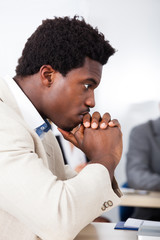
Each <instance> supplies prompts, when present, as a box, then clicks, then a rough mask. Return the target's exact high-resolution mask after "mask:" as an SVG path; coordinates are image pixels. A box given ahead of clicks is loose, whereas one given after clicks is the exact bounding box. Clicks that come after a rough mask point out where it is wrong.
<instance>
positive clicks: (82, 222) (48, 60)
mask: <svg viewBox="0 0 160 240" xmlns="http://www.w3.org/2000/svg"><path fill="white" fill-rule="evenodd" d="M113 53H114V49H113V48H112V47H111V46H110V44H109V43H108V41H106V40H105V39H104V36H103V35H102V34H100V33H99V32H98V30H97V29H93V28H92V27H91V26H90V25H88V24H86V23H85V21H84V20H83V19H81V20H79V19H78V18H77V17H74V18H73V19H70V18H68V17H64V18H55V19H47V20H45V21H43V23H42V25H40V26H39V27H38V28H37V30H36V31H35V32H34V33H33V34H32V36H31V37H30V38H29V39H28V41H27V43H26V45H25V47H24V50H23V52H22V56H21V58H20V59H19V61H18V66H17V68H16V76H15V77H14V79H11V78H8V79H5V80H1V82H0V99H1V101H0V112H1V118H0V132H1V139H0V171H1V173H0V209H1V212H0V234H1V239H5V240H10V239H12V240H13V239H15V240H19V239H20V240H23V239H25V240H33V239H34V240H35V239H38V237H39V238H40V239H43V240H53V239H55V240H59V239H60V240H62V239H73V238H74V237H75V236H76V235H77V234H78V233H79V231H80V230H81V229H82V228H84V227H85V226H86V225H87V224H88V223H90V222H91V221H93V220H94V219H95V218H96V217H98V216H100V215H101V214H102V213H103V212H104V211H106V210H110V209H112V208H113V207H114V206H116V205H117V204H118V203H119V201H120V197H121V192H120V191H119V188H118V186H117V184H116V181H115V179H114V170H115V168H116V166H117V164H118V163H119V161H120V158H121V153H122V134H121V131H120V127H119V123H118V121H117V120H112V121H111V119H110V115H109V114H107V113H106V114H104V116H103V117H102V119H101V116H100V114H99V113H98V112H96V113H94V114H93V116H92V119H91V117H90V115H89V110H90V108H92V107H94V105H95V100H94V89H95V88H96V87H97V86H98V85H99V83H100V79H101V73H102V66H103V65H104V64H105V63H106V62H107V60H108V58H109V57H110V56H111V55H112V54H113ZM47 119H49V120H51V121H52V122H53V123H54V124H56V125H57V126H58V128H59V130H60V132H61V133H62V134H63V136H64V137H65V138H66V139H68V140H69V141H71V142H72V143H73V144H74V145H75V146H77V147H79V148H80V149H81V150H82V151H83V152H84V153H85V154H86V155H87V157H88V158H89V159H90V164H88V165H87V166H86V167H85V168H84V169H83V170H82V171H81V172H80V173H79V174H78V175H77V173H75V172H74V171H73V170H71V169H70V168H69V167H68V166H64V163H63V159H62V154H61V151H60V148H59V146H58V143H57V141H56V139H55V137H54V136H53V133H52V131H50V125H49V122H48V121H47ZM79 124H80V127H79V129H78V130H77V131H76V133H74V134H73V133H72V132H71V130H72V129H73V128H74V127H76V126H78V125H79Z"/></svg>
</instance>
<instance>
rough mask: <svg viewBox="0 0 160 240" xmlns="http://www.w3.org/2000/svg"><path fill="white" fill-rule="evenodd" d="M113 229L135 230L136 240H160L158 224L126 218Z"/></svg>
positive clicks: (159, 225) (159, 226)
mask: <svg viewBox="0 0 160 240" xmlns="http://www.w3.org/2000/svg"><path fill="white" fill-rule="evenodd" d="M115 229H122V230H137V231H138V232H137V236H138V240H160V222H157V221H148V220H141V219H135V218H128V219H127V221H126V222H119V223H117V224H116V226H115Z"/></svg>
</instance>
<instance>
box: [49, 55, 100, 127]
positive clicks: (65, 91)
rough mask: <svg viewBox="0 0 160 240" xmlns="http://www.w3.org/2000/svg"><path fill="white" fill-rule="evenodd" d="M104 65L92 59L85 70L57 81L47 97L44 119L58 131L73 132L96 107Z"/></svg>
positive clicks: (59, 76)
mask: <svg viewBox="0 0 160 240" xmlns="http://www.w3.org/2000/svg"><path fill="white" fill-rule="evenodd" d="M101 74H102V65H101V64H100V63H99V62H97V61H94V60H91V59H89V58H86V59H85V62H84V65H83V67H80V68H76V69H73V70H71V71H70V72H68V74H67V75H66V76H65V77H64V76H62V75H61V74H60V73H56V78H55V80H54V82H53V84H52V86H51V88H49V90H48V94H47V97H45V106H47V108H46V109H45V115H46V116H47V117H48V118H49V119H50V120H52V121H53V122H54V123H55V124H56V125H57V126H58V127H60V128H62V129H63V130H66V131H70V130H72V129H73V128H74V127H76V126H77V125H78V124H80V123H81V122H82V119H83V115H85V114H86V113H87V112H89V111H90V108H92V107H94V106H95V99H94V89H95V88H96V87H97V86H98V85H99V83H100V79H101Z"/></svg>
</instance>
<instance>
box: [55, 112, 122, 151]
mask: <svg viewBox="0 0 160 240" xmlns="http://www.w3.org/2000/svg"><path fill="white" fill-rule="evenodd" d="M107 127H118V128H119V129H121V126H120V123H119V121H118V120H117V119H113V120H111V116H110V114H109V113H105V114H104V115H103V117H101V115H100V113H99V112H94V113H93V114H92V116H91V115H90V114H89V113H87V114H85V115H84V117H83V123H81V125H79V126H78V127H76V128H74V129H73V130H72V131H71V132H67V131H65V130H63V129H60V128H58V130H59V131H60V132H61V134H62V135H63V137H64V138H65V139H66V140H68V141H70V142H71V143H72V144H74V145H75V146H76V147H78V148H80V149H81V147H80V146H79V143H80V142H81V143H82V140H83V137H84V131H85V128H91V129H94V130H98V129H103V130H104V129H107Z"/></svg>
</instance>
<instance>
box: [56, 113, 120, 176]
mask: <svg viewBox="0 0 160 240" xmlns="http://www.w3.org/2000/svg"><path fill="white" fill-rule="evenodd" d="M58 130H59V131H60V132H61V133H62V135H63V137H64V138H65V139H66V140H68V141H70V142H71V143H72V144H74V145H75V146H76V147H78V148H80V149H81V150H82V151H83V152H84V153H85V154H86V156H87V157H88V159H89V160H90V162H89V163H90V164H91V163H100V164H102V165H103V166H105V167H106V168H107V169H108V171H109V174H110V177H111V180H112V179H113V175H114V170H115V168H116V166H117V165H118V163H119V161H120V159H121V155H122V133H121V127H120V124H119V122H118V120H116V119H113V120H111V116H110V114H109V113H105V114H104V115H103V117H102V118H101V116H100V114H99V113H98V112H94V113H93V115H92V117H91V116H90V114H86V115H84V117H83V122H82V123H81V125H80V126H79V127H78V129H76V130H75V129H74V130H73V131H71V132H66V131H64V130H62V129H59V128H58Z"/></svg>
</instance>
